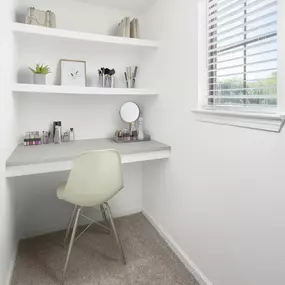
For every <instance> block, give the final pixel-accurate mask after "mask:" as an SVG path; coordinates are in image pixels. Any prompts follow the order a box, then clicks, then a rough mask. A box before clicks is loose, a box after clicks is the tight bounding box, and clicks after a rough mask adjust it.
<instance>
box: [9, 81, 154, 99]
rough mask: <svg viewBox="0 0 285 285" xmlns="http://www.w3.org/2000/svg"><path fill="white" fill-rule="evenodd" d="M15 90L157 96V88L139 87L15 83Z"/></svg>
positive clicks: (47, 92) (20, 91) (25, 91)
mask: <svg viewBox="0 0 285 285" xmlns="http://www.w3.org/2000/svg"><path fill="white" fill-rule="evenodd" d="M12 91H13V92H18V93H41V94H83V95H84V94H85V95H97V96H100V95H104V96H105V95H107V96H108V95H109V96H117V95H128V96H155V95H158V93H157V92H156V91H155V90H150V89H139V88H129V89H128V88H100V87H73V86H59V85H36V84H15V85H14V86H13V87H12Z"/></svg>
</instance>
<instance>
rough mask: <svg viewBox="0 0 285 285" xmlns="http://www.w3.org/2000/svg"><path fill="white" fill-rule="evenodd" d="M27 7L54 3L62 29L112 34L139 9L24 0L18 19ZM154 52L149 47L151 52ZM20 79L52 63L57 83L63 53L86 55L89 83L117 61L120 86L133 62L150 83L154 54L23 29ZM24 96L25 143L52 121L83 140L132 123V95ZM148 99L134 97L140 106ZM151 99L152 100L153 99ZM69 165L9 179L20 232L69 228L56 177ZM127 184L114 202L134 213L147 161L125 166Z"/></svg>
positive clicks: (20, 98) (20, 116)
mask: <svg viewBox="0 0 285 285" xmlns="http://www.w3.org/2000/svg"><path fill="white" fill-rule="evenodd" d="M29 6H36V8H39V9H45V10H46V9H50V10H52V11H54V12H55V14H56V22H57V28H62V29H69V30H81V31H84V32H93V33H102V34H113V33H114V27H115V26H116V24H117V22H119V21H120V20H121V19H122V18H124V17H125V16H127V15H129V16H137V15H138V14H137V13H138V12H136V13H135V14H134V12H127V11H122V10H117V9H110V8H104V7H98V6H95V5H91V4H90V3H85V2H84V1H83V2H82V1H60V2H59V1H56V0H52V1H47V0H44V1H41V2H39V3H37V5H35V1H30V0H25V1H18V4H17V13H16V14H17V15H16V19H17V21H24V17H23V15H24V14H25V12H26V9H27V8H28V7H29ZM150 53H151V52H150ZM17 56H18V60H17V62H16V74H15V75H16V77H17V82H20V83H32V75H31V73H30V71H29V70H28V68H27V67H28V66H33V65H34V64H35V63H37V62H42V63H45V64H49V65H50V66H51V67H52V71H53V72H52V74H50V75H49V76H48V84H59V69H58V63H59V60H60V59H64V58H65V59H76V60H85V61H86V62H87V82H88V86H98V80H97V74H98V71H97V70H98V68H100V67H102V66H104V67H110V68H112V67H113V68H115V69H116V71H117V74H118V86H123V85H124V81H123V72H124V71H125V67H126V66H129V65H138V66H139V69H140V73H139V77H138V86H141V87H149V86H145V85H144V83H145V81H144V82H143V78H142V80H140V75H141V74H142V75H143V74H144V73H145V71H144V65H143V63H144V61H147V58H148V53H144V51H142V50H141V49H136V50H133V49H124V48H122V47H106V46H104V45H100V44H96V43H95V44H91V45H90V43H88V44H84V43H74V42H72V44H70V42H69V41H68V40H66V41H60V42H59V41H56V40H52V41H51V40H50V39H44V38H43V39H41V40H38V39H37V38H33V37H29V36H24V37H22V38H21V39H19V41H18V42H17ZM15 99H16V101H17V103H18V108H17V121H18V124H19V128H18V132H17V139H18V141H19V142H20V140H21V138H22V137H23V135H24V133H25V132H27V131H35V130H39V131H43V130H47V129H48V128H49V127H50V125H51V123H52V122H53V121H58V120H60V121H62V124H63V130H65V129H69V128H70V127H73V128H74V129H75V133H76V138H77V139H89V138H104V137H111V136H112V135H113V133H114V132H115V130H117V129H118V128H122V127H126V126H125V125H124V123H123V122H122V121H121V119H120V116H119V109H120V106H121V105H122V104H123V103H124V102H126V101H128V100H130V99H129V98H128V97H127V96H119V97H117V98H116V97H113V98H112V97H105V98H104V97H94V96H86V95H80V96H78V95H55V94H49V95H47V94H44V95H43V94H41V95H40V94H25V95H23V94H15ZM144 100H149V99H148V98H146V99H144V98H141V99H140V98H138V99H136V100H134V101H135V102H137V103H138V104H139V105H143V104H144ZM150 100H152V99H150ZM67 175H68V174H67V172H60V173H53V174H44V175H35V176H29V177H21V178H13V179H10V180H9V181H10V183H11V187H12V189H13V191H12V192H13V193H14V195H15V200H16V201H15V205H16V223H17V231H18V234H19V236H20V237H21V238H25V237H31V236H35V235H39V234H43V233H46V232H51V231H56V230H60V229H63V228H65V227H66V224H67V221H68V216H69V215H70V213H71V211H72V207H71V205H68V204H67V203H64V202H61V201H59V200H58V199H57V198H56V188H57V186H58V184H59V183H60V182H62V181H65V180H66V178H67ZM124 175H125V189H124V190H123V191H121V192H120V193H119V194H118V195H117V196H116V197H114V199H112V201H111V206H112V210H113V214H114V215H115V216H122V215H128V214H131V213H136V212H139V211H141V209H142V165H141V164H132V165H126V166H124Z"/></svg>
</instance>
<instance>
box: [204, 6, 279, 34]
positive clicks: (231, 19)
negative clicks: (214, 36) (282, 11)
mask: <svg viewBox="0 0 285 285" xmlns="http://www.w3.org/2000/svg"><path fill="white" fill-rule="evenodd" d="M275 6H276V5H275ZM271 7H274V4H267V5H265V6H262V7H259V8H257V9H255V10H253V11H252V12H249V13H247V14H244V15H243V16H240V17H236V18H229V21H227V22H224V23H219V18H218V17H216V19H215V21H214V22H210V23H209V30H212V29H216V28H217V27H216V25H218V27H219V28H222V27H225V26H229V25H232V24H234V23H235V22H237V21H240V20H244V19H247V18H248V17H251V16H253V15H258V13H260V12H263V11H266V10H268V9H270V8H271ZM271 12H272V11H271Z"/></svg>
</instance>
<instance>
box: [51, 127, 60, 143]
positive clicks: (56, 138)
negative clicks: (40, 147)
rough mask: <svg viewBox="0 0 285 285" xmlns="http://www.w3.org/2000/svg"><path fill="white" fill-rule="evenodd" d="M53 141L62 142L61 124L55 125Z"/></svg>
mask: <svg viewBox="0 0 285 285" xmlns="http://www.w3.org/2000/svg"><path fill="white" fill-rule="evenodd" d="M53 143H54V144H60V143H61V129H60V126H59V125H56V126H55V131H54V136H53Z"/></svg>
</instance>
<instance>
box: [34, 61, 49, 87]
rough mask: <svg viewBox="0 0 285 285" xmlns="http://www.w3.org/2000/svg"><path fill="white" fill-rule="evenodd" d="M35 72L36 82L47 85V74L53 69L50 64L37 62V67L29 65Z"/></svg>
mask: <svg viewBox="0 0 285 285" xmlns="http://www.w3.org/2000/svg"><path fill="white" fill-rule="evenodd" d="M29 69H30V70H31V71H32V73H33V74H34V84H41V85H46V76H47V74H49V73H51V69H50V67H49V66H48V65H43V64H39V63H37V64H36V67H35V69H33V68H31V67H29Z"/></svg>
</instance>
